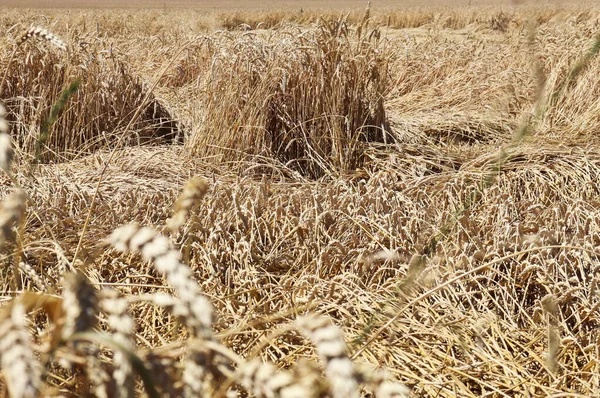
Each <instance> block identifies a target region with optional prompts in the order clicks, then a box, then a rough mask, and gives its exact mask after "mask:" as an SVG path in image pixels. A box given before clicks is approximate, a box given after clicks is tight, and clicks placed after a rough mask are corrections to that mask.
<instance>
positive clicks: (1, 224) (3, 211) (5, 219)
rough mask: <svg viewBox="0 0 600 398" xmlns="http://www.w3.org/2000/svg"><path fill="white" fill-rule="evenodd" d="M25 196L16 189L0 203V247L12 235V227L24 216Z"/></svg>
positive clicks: (21, 191)
mask: <svg viewBox="0 0 600 398" xmlns="http://www.w3.org/2000/svg"><path fill="white" fill-rule="evenodd" d="M26 201H27V195H26V194H25V192H24V191H23V190H21V189H16V190H15V191H14V192H13V193H12V194H10V195H9V196H8V197H7V198H6V199H4V200H3V201H2V203H0V247H2V246H3V245H4V243H5V242H6V240H7V239H10V238H11V237H12V236H13V235H14V233H13V225H15V224H17V225H18V224H19V223H20V222H21V219H22V218H23V215H24V214H25V204H26Z"/></svg>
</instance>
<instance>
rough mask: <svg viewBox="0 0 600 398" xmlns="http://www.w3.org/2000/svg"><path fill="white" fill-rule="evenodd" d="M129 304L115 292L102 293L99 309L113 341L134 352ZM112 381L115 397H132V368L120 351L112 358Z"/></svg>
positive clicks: (133, 386) (108, 290) (132, 322)
mask: <svg viewBox="0 0 600 398" xmlns="http://www.w3.org/2000/svg"><path fill="white" fill-rule="evenodd" d="M128 306H129V302H128V301H127V300H126V299H125V298H123V297H121V296H120V294H119V292H117V291H116V290H111V289H107V290H104V291H102V294H101V299H100V308H101V309H102V310H103V311H104V312H105V313H106V314H107V315H108V316H107V319H106V321H107V324H108V326H109V328H110V329H111V330H112V331H113V339H114V340H115V342H117V343H118V344H119V345H120V346H121V347H123V348H125V349H126V350H127V351H130V352H134V351H135V337H134V334H133V330H134V326H135V323H134V320H133V318H132V317H131V315H129V313H127V307H128ZM113 366H114V370H113V379H114V381H115V388H116V390H115V395H114V396H115V397H119V398H126V397H133V396H134V390H135V380H134V377H133V367H132V364H131V362H130V361H129V359H128V357H127V355H126V354H125V353H124V352H123V351H122V350H115V353H114V356H113Z"/></svg>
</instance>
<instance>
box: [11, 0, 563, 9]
mask: <svg viewBox="0 0 600 398" xmlns="http://www.w3.org/2000/svg"><path fill="white" fill-rule="evenodd" d="M371 3H372V7H373V8H374V9H376V8H382V7H400V6H406V5H409V6H438V7H439V6H448V7H452V6H465V5H473V6H477V5H510V4H512V2H511V1H508V0H496V1H495V0H472V1H469V0H450V1H445V2H443V4H442V3H440V2H438V1H433V0H399V1H393V0H376V1H372V2H371ZM521 3H523V2H521ZM538 3H539V2H538ZM365 4H366V2H365V1H360V0H350V1H348V0H346V1H341V0H333V1H327V2H324V1H323V0H302V1H300V2H298V1H291V0H273V1H267V0H250V1H239V0H237V1H236V0H225V1H217V0H205V1H202V0H163V1H160V0H128V1H117V0H107V1H94V0H57V1H53V0H22V1H17V0H2V3H0V6H6V7H23V8H53V7H56V8H89V7H93V8H141V9H143V8H162V9H165V8H166V9H196V10H203V9H212V10H237V9H263V10H268V9H298V8H301V7H303V8H312V9H356V8H359V7H364V6H365ZM527 4H535V1H533V0H532V1H530V2H527ZM543 4H552V2H550V3H548V2H546V1H544V2H543ZM558 4H560V3H558Z"/></svg>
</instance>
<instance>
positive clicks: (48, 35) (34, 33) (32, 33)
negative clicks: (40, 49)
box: [17, 26, 67, 50]
mask: <svg viewBox="0 0 600 398" xmlns="http://www.w3.org/2000/svg"><path fill="white" fill-rule="evenodd" d="M32 37H35V38H39V39H41V40H45V41H47V42H49V43H51V44H52V45H53V46H55V47H56V48H58V49H60V50H66V49H67V45H66V44H65V42H64V41H62V40H61V39H59V38H58V37H56V35H54V34H53V33H52V32H50V31H48V30H46V29H44V28H39V27H35V26H32V27H31V28H29V29H28V30H27V31H26V32H25V33H23V34H22V35H21V37H19V38H18V39H17V46H20V45H21V44H23V43H25V42H26V41H27V40H29V39H31V38H32Z"/></svg>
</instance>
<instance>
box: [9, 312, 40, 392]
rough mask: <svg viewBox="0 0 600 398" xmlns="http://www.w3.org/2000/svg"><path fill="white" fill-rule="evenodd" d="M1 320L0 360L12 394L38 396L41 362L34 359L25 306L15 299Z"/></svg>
mask: <svg viewBox="0 0 600 398" xmlns="http://www.w3.org/2000/svg"><path fill="white" fill-rule="evenodd" d="M5 311H6V313H5V314H6V315H5V317H4V319H2V321H1V322H0V358H1V359H0V364H1V365H2V372H3V374H4V379H5V382H6V386H7V387H8V391H9V395H10V396H11V397H19V398H21V397H24V398H29V397H37V396H38V395H39V390H40V384H41V373H42V372H41V370H42V369H41V365H40V364H39V363H38V361H37V360H36V359H35V355H34V353H33V349H32V344H31V341H30V339H29V332H28V330H27V317H26V314H25V307H24V306H23V305H22V304H21V303H19V302H14V303H13V304H12V305H11V306H10V307H8V308H6V309H5Z"/></svg>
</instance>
